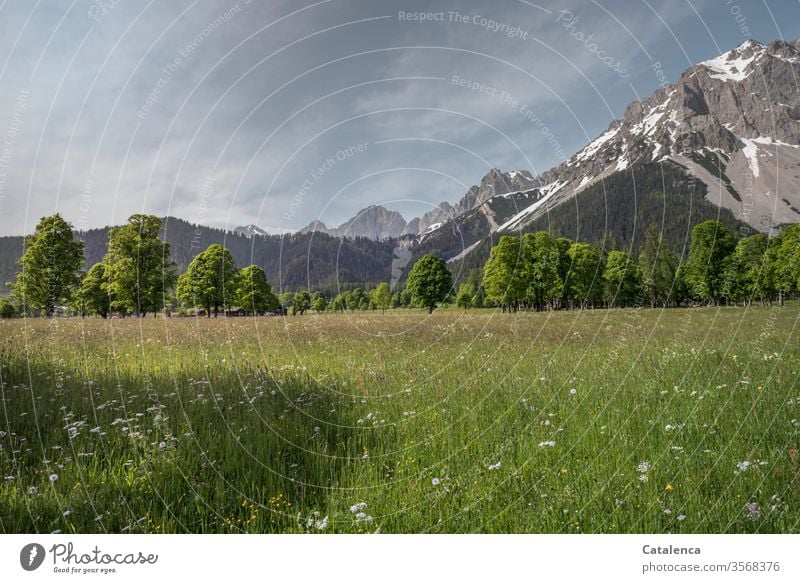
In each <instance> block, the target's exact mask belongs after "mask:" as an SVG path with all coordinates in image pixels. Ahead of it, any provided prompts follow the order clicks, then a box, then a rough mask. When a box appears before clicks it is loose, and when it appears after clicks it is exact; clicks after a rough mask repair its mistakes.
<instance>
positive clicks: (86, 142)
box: [0, 0, 800, 235]
mask: <svg viewBox="0 0 800 583" xmlns="http://www.w3.org/2000/svg"><path fill="white" fill-rule="evenodd" d="M798 37H800V3H799V2H796V1H794V0H791V1H790V0H786V1H782V2H769V3H768V2H766V1H763V0H758V1H756V0H753V1H745V0H731V1H728V0H691V1H684V0H672V1H669V2H655V1H653V0H641V1H631V0H626V1H622V0H620V1H608V0H604V1H591V0H588V1H587V0H565V1H545V0H540V1H539V2H538V3H537V2H531V1H527V0H494V1H492V2H486V1H484V2H471V1H458V2H456V1H439V0H433V1H427V2H419V1H417V2H414V1H409V2H406V1H404V0H401V1H384V0H378V1H376V0H317V1H310V2H309V1H307V0H301V1H291V0H286V1H284V0H269V1H264V2H259V1H258V0H239V1H238V2H237V1H233V0H219V1H211V0H170V1H169V2H157V1H155V0H152V1H144V0H142V1H139V0H92V1H88V0H0V235H18V234H22V233H25V232H31V231H32V230H33V228H34V227H35V225H36V223H37V221H38V219H39V218H40V217H42V216H44V215H49V214H52V213H54V212H59V213H61V214H62V216H64V217H65V218H66V219H67V220H68V221H70V222H71V223H72V224H73V226H74V227H75V228H76V229H88V228H93V227H99V226H104V225H114V224H121V223H123V222H124V221H125V219H126V218H127V217H128V216H129V215H130V214H132V213H141V212H144V213H151V214H156V215H159V216H165V215H169V216H175V217H180V218H183V219H186V220H188V221H191V222H193V223H198V224H203V225H208V226H213V227H222V228H231V229H232V228H234V227H236V226H239V225H247V224H256V225H260V226H261V227H263V228H266V229H267V230H269V231H271V232H276V233H277V232H286V231H291V230H297V229H299V228H302V227H304V226H305V225H307V224H308V223H310V222H311V221H313V220H321V221H323V222H324V223H326V224H327V225H329V226H336V225H339V224H341V223H343V222H344V221H346V220H347V219H348V218H350V217H351V216H353V215H355V214H356V213H357V212H358V211H359V210H360V209H363V208H364V207H366V206H369V205H371V204H380V205H383V206H385V207H387V208H390V209H393V210H398V211H400V212H401V213H402V214H403V215H404V216H405V217H406V219H410V218H412V217H413V216H420V215H422V214H423V213H425V212H427V211H429V210H431V209H432V208H433V207H434V206H435V205H437V204H438V203H439V202H441V201H448V202H451V203H452V202H455V201H457V200H458V199H460V198H461V196H462V195H463V194H464V192H465V191H466V190H467V189H468V188H469V186H470V185H472V184H476V183H478V182H479V181H480V179H481V177H482V176H484V175H485V174H486V173H487V172H488V171H489V170H490V169H491V168H500V169H503V170H514V169H516V170H520V169H524V170H528V171H530V172H531V173H533V174H534V175H535V174H538V173H540V172H543V171H545V170H547V169H549V168H551V167H553V166H555V165H557V164H558V163H560V162H562V161H564V160H566V159H568V158H569V157H570V156H571V155H572V154H573V153H575V152H576V151H577V150H579V149H580V148H581V147H583V146H584V145H585V144H586V143H588V142H589V141H591V140H592V139H593V138H595V137H596V136H597V135H599V134H600V133H602V132H603V131H604V130H605V129H606V128H607V127H608V126H609V124H610V123H611V122H612V120H613V119H614V118H618V117H620V116H621V115H622V113H623V112H624V110H625V107H626V106H627V105H628V104H629V103H630V102H632V101H635V100H638V99H645V98H646V97H647V96H649V95H650V94H651V93H652V92H653V91H655V90H656V89H657V88H658V87H659V85H660V84H663V83H665V82H667V81H668V82H674V81H675V80H676V79H677V78H678V77H679V76H680V74H681V73H682V72H683V71H684V70H686V69H687V68H689V67H690V66H691V65H692V64H693V63H697V62H699V61H702V60H705V59H708V58H711V57H714V56H716V55H718V54H721V53H723V52H725V51H727V50H729V49H730V48H733V47H734V46H737V45H738V44H740V43H742V42H744V41H746V40H748V39H756V40H759V41H761V42H770V41H773V40H776V39H785V40H790V39H796V38H798Z"/></svg>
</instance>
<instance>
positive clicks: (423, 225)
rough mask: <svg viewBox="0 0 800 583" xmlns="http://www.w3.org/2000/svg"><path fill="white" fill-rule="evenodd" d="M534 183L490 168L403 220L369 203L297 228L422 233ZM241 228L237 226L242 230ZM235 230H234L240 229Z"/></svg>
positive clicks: (525, 175)
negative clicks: (452, 199) (328, 221)
mask: <svg viewBox="0 0 800 583" xmlns="http://www.w3.org/2000/svg"><path fill="white" fill-rule="evenodd" d="M535 185H536V180H535V179H534V177H533V176H531V174H530V172H527V171H525V170H516V171H512V172H502V171H500V170H498V169H496V168H493V169H492V170H490V171H489V173H488V174H486V176H484V177H483V179H482V180H481V183H480V185H476V186H472V187H470V188H469V190H467V192H466V193H465V194H464V196H463V197H462V198H461V200H459V201H458V202H456V204H455V205H451V204H450V203H448V202H446V201H444V202H441V203H439V205H437V206H436V207H435V208H434V209H433V210H431V211H429V212H427V213H425V214H424V215H422V216H421V217H415V218H413V219H411V220H410V221H408V222H406V220H405V219H404V218H403V215H401V214H400V213H398V212H396V211H390V210H387V209H386V208H384V207H382V206H379V205H371V206H368V207H367V208H365V209H362V210H360V211H358V213H356V215H355V216H354V217H353V218H351V219H350V220H348V221H346V222H344V223H342V224H341V225H339V226H338V227H335V228H330V227H327V226H326V225H325V223H323V222H322V221H312V222H311V223H310V224H309V225H308V226H306V227H303V228H302V229H300V231H299V232H300V233H308V232H317V233H326V234H328V235H331V236H333V237H367V238H369V239H374V240H384V239H389V238H395V237H402V236H404V235H415V236H416V235H423V236H424V235H425V234H427V233H429V232H432V231H434V230H436V229H437V228H438V227H439V226H441V225H442V224H444V223H446V222H447V221H449V220H452V219H454V218H456V217H458V216H461V215H463V214H464V213H468V212H470V211H472V210H474V209H477V208H482V206H483V204H484V203H485V202H486V201H488V200H490V199H492V198H493V197H496V196H498V195H506V194H509V193H513V192H520V191H524V190H529V189H531V188H532V187H533V186H535ZM486 210H487V211H488V214H487V215H486V216H487V219H488V220H489V222H490V223H491V224H492V226H493V228H497V227H498V226H499V225H497V224H494V223H495V221H493V217H494V213H493V212H491V210H490V209H488V208H487V209H486ZM243 228H244V227H239V229H243ZM239 229H237V232H238V231H239Z"/></svg>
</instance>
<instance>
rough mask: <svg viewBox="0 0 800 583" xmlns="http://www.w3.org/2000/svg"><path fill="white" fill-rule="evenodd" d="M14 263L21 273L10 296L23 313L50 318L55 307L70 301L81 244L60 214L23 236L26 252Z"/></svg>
mask: <svg viewBox="0 0 800 583" xmlns="http://www.w3.org/2000/svg"><path fill="white" fill-rule="evenodd" d="M17 264H18V265H19V266H20V267H21V268H22V271H20V272H19V273H18V274H17V280H16V281H15V282H14V283H12V284H11V293H12V294H13V295H14V297H16V298H17V299H18V300H19V302H20V304H22V307H23V309H24V310H26V311H28V310H33V311H42V312H44V314H45V316H47V317H50V316H52V315H53V313H54V312H55V309H56V307H57V306H59V305H62V304H66V303H69V302H70V300H71V299H72V295H73V294H74V292H75V290H76V288H77V287H78V285H79V283H80V273H81V268H82V266H83V243H82V242H81V241H76V240H75V237H74V236H73V233H72V225H70V224H69V223H68V222H66V221H65V220H64V219H63V218H61V215H59V214H55V215H51V216H48V217H43V218H42V219H41V220H40V221H39V223H38V224H37V225H36V230H35V231H34V233H33V234H32V235H28V236H27V237H25V252H24V253H23V255H22V257H20V259H19V261H17Z"/></svg>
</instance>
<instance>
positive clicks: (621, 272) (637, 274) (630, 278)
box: [603, 251, 643, 307]
mask: <svg viewBox="0 0 800 583" xmlns="http://www.w3.org/2000/svg"><path fill="white" fill-rule="evenodd" d="M603 278H604V279H605V280H606V299H607V300H608V303H609V306H611V307H614V305H617V304H619V305H622V306H630V305H635V304H636V303H637V300H638V299H639V298H640V297H641V296H642V291H643V290H642V268H641V267H639V265H638V264H637V263H635V262H634V261H633V260H632V259H631V257H630V255H628V254H627V253H626V252H625V251H611V252H610V253H609V254H608V259H607V260H606V268H605V271H604V272H603Z"/></svg>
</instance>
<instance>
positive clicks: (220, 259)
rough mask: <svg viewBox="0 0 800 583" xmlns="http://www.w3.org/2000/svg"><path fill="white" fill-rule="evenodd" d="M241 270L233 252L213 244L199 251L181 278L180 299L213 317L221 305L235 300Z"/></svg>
mask: <svg viewBox="0 0 800 583" xmlns="http://www.w3.org/2000/svg"><path fill="white" fill-rule="evenodd" d="M237 276H238V272H237V270H236V264H235V263H234V261H233V256H232V255H231V252H230V251H228V250H227V249H226V248H225V247H223V246H222V245H219V244H216V243H215V244H213V245H210V246H209V247H208V249H206V250H205V251H203V252H202V253H199V254H198V255H197V257H195V258H194V259H193V260H192V262H191V263H190V264H189V268H188V270H187V271H186V273H184V274H183V275H181V276H180V278H178V290H177V292H178V293H177V295H178V299H179V300H180V301H181V302H183V303H184V304H186V305H190V306H194V307H201V308H203V309H205V311H206V315H207V316H211V311H212V310H213V311H214V316H216V315H217V314H218V313H219V309H220V307H224V306H227V305H229V304H230V303H232V301H233V300H235V299H236V292H237V290H238V289H239V281H238V277H237Z"/></svg>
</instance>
